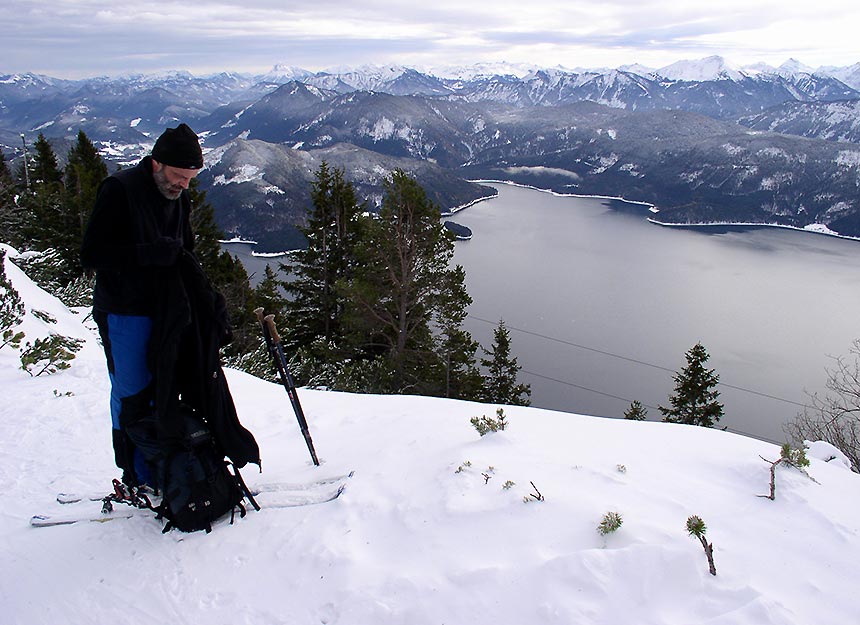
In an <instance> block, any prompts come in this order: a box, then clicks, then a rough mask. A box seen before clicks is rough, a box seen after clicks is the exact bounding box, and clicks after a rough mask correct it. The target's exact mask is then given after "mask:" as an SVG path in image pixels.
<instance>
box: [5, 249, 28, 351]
mask: <svg viewBox="0 0 860 625" xmlns="http://www.w3.org/2000/svg"><path fill="white" fill-rule="evenodd" d="M5 258H6V252H5V251H4V250H0V332H2V343H0V349H2V348H3V347H6V346H7V345H11V346H12V347H13V348H14V349H18V348H19V347H20V346H21V341H22V340H23V339H24V333H23V332H15V330H14V328H15V326H17V325H18V324H19V323H21V320H22V319H23V318H24V302H23V301H21V296H20V295H19V294H18V291H16V290H15V287H13V286H12V283H11V282H10V281H9V279H8V278H7V277H6V265H5Z"/></svg>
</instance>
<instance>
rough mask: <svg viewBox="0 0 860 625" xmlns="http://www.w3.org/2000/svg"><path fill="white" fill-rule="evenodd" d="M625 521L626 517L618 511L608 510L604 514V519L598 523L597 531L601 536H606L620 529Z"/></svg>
mask: <svg viewBox="0 0 860 625" xmlns="http://www.w3.org/2000/svg"><path fill="white" fill-rule="evenodd" d="M623 523H624V519H622V518H621V515H620V514H618V513H617V512H607V513H606V514H604V515H603V520H601V521H600V523H599V524H598V525H597V532H598V533H599V534H600V535H601V536H606V535H608V534H611V533H612V532H615V531H617V530H618V528H620V527H621V525H622V524H623Z"/></svg>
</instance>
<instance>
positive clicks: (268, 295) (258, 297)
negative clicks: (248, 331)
mask: <svg viewBox="0 0 860 625" xmlns="http://www.w3.org/2000/svg"><path fill="white" fill-rule="evenodd" d="M254 302H255V304H256V305H257V306H260V307H262V308H263V310H264V311H265V312H266V314H273V315H275V317H276V318H280V317H281V316H282V315H283V311H284V308H285V307H286V305H287V301H286V299H285V298H284V296H283V295H282V294H281V281H280V280H279V279H278V275H277V274H276V273H275V271H274V270H273V269H272V267H271V266H270V265H266V268H265V269H264V270H263V278H262V279H261V280H260V281H259V282H258V283H257V286H256V287H254Z"/></svg>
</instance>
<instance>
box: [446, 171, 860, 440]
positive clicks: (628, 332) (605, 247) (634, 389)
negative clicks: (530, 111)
mask: <svg viewBox="0 0 860 625" xmlns="http://www.w3.org/2000/svg"><path fill="white" fill-rule="evenodd" d="M493 186H495V187H496V188H498V190H499V195H498V197H496V198H494V199H491V200H488V201H485V202H481V203H479V204H476V205H474V206H472V207H470V208H468V209H466V210H464V211H461V212H459V213H457V214H456V215H455V216H454V217H453V220H454V221H456V222H458V223H461V224H463V225H465V226H468V227H469V228H471V229H472V230H473V232H474V236H473V238H472V239H471V240H470V241H460V242H458V243H457V248H456V253H455V261H456V262H457V263H459V264H461V265H463V266H464V267H465V269H466V280H467V286H468V290H469V294H470V295H471V296H472V298H473V300H474V302H473V304H472V306H471V308H470V317H469V319H468V320H467V321H466V324H467V326H466V327H467V329H468V330H469V331H470V332H472V335H473V336H474V337H475V338H476V339H478V340H479V341H481V343H482V344H484V345H485V346H489V345H490V344H491V342H492V332H493V329H494V327H495V324H496V323H497V322H498V320H499V319H504V320H505V322H506V324H507V325H508V327H509V329H510V330H511V338H512V342H513V349H514V351H515V354H516V355H517V357H518V358H519V363H520V365H521V366H522V367H523V372H522V373H521V378H522V381H524V382H528V383H529V384H531V386H532V405H534V406H538V407H542V408H551V409H556V410H564V411H569V412H578V413H586V414H595V415H603V416H613V417H620V416H622V414H623V413H624V411H625V410H626V409H627V407H628V406H629V405H630V402H631V401H632V400H634V399H638V400H639V401H641V402H642V403H643V404H645V405H646V406H648V413H649V415H648V416H649V419H652V420H660V419H661V418H662V415H661V413H660V412H659V411H658V410H657V406H658V405H661V404H662V405H664V406H665V405H668V396H669V394H670V393H671V392H672V391H673V389H674V381H673V375H674V372H675V371H677V370H679V369H681V368H683V367H684V366H685V364H686V360H685V359H684V353H685V352H686V351H687V350H688V349H689V348H690V347H692V346H693V345H694V344H695V343H696V342H697V341H701V342H702V344H703V345H704V346H705V347H706V349H707V350H708V352H709V354H710V355H711V358H710V360H709V362H708V366H709V367H711V368H713V369H715V370H716V372H717V373H719V374H720V380H721V385H720V387H719V390H720V392H721V400H722V402H723V403H724V405H725V417H724V418H723V421H722V425H727V426H728V427H729V429H730V430H733V431H740V432H745V433H749V434H752V435H755V436H759V437H763V438H768V439H771V440H775V441H783V440H784V439H785V437H784V434H783V432H782V424H783V423H784V422H785V421H786V420H789V419H791V418H792V417H794V416H795V415H796V414H797V412H798V411H799V410H800V409H801V408H800V406H799V404H803V403H808V397H807V396H806V394H805V391H820V390H822V389H823V387H824V382H825V378H826V372H825V369H824V368H825V366H829V365H830V364H832V360H831V359H830V358H828V355H829V356H836V355H843V354H847V353H848V349H849V347H850V345H851V342H852V341H853V340H854V339H855V338H858V337H860V329H858V320H860V288H858V287H860V271H858V268H860V242H857V241H849V240H843V239H838V238H834V237H827V236H823V235H817V234H812V233H804V232H796V231H791V230H783V229H776V228H758V229H743V228H737V229H735V228H728V229H726V228H724V229H720V230H717V229H708V230H698V231H694V230H687V229H677V228H665V227H661V226H657V225H654V224H651V223H649V222H647V221H646V220H645V214H644V213H643V211H640V210H636V209H633V210H631V211H617V210H610V208H608V205H609V203H610V201H609V200H602V199H598V198H574V197H559V196H555V195H552V194H549V193H544V192H541V191H536V190H533V189H525V188H521V187H515V186H511V185H493Z"/></svg>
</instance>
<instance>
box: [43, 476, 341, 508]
mask: <svg viewBox="0 0 860 625" xmlns="http://www.w3.org/2000/svg"><path fill="white" fill-rule="evenodd" d="M353 473H355V472H354V471H350V472H349V473H345V474H343V475H333V476H331V477H324V478H321V479H318V480H311V481H309V482H269V483H263V484H256V485H253V486H248V488H249V490H250V491H251V495H253V496H254V497H256V496H257V495H259V494H260V493H273V492H289V491H306V490H314V489H316V488H319V487H321V486H327V485H329V484H336V483H338V482H343V481H346V480H348V479H349V478H351V477H352V475H353ZM150 496H151V495H150ZM104 498H105V495H104V493H95V492H93V493H90V494H88V495H84V494H80V493H59V494H57V503H61V504H64V505H66V504H72V503H79V502H81V501H101V500H102V499H104Z"/></svg>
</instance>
